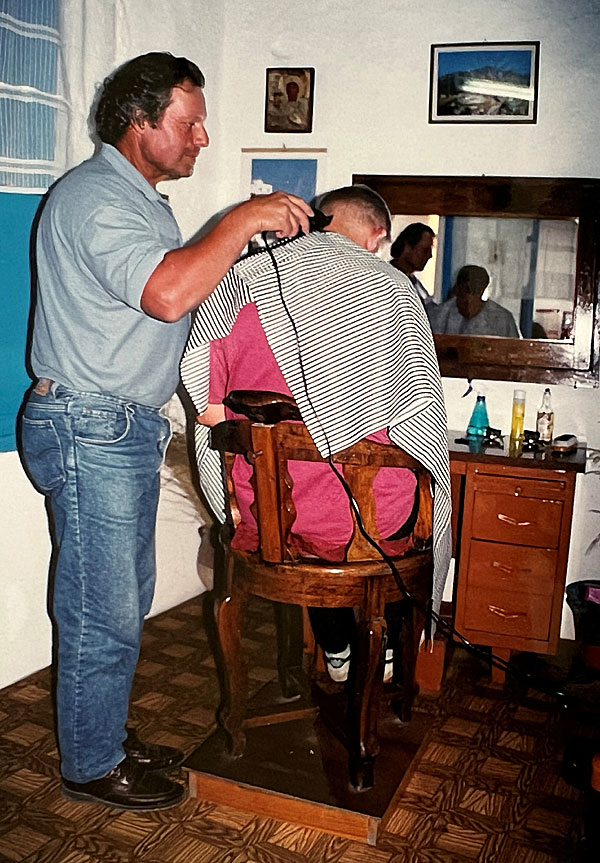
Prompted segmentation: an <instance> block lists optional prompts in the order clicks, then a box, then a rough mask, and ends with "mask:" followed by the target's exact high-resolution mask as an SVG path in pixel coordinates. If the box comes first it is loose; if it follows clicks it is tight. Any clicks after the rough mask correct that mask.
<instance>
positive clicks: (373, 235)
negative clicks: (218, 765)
mask: <svg viewBox="0 0 600 863" xmlns="http://www.w3.org/2000/svg"><path fill="white" fill-rule="evenodd" d="M317 206H318V208H319V209H320V210H322V211H323V213H325V215H327V216H333V221H332V223H331V230H332V231H336V232H337V233H340V234H344V235H345V236H347V237H349V238H350V239H351V240H354V242H356V243H358V245H360V246H363V248H365V249H367V250H368V251H370V252H374V251H377V249H378V247H379V245H380V244H381V243H382V242H383V240H389V239H390V232H391V229H392V219H391V216H390V211H389V209H388V206H387V204H386V203H385V201H384V200H383V198H382V197H381V195H378V194H377V192H374V191H373V189H370V188H369V187H368V186H364V185H362V184H357V185H356V186H343V187H342V188H340V189H333V190H332V191H331V192H326V193H325V194H324V195H323V197H322V198H321V199H320V200H319V201H318V202H317Z"/></svg>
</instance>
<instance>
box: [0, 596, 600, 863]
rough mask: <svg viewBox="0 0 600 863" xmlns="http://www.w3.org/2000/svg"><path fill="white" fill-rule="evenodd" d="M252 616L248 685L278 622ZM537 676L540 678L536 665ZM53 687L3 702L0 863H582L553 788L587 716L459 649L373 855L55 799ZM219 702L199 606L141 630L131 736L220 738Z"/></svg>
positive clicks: (204, 810)
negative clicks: (492, 675) (505, 682)
mask: <svg viewBox="0 0 600 863" xmlns="http://www.w3.org/2000/svg"><path fill="white" fill-rule="evenodd" d="M251 618H252V619H251V621H250V623H249V625H248V630H247V631H248V635H247V637H246V638H245V641H244V645H245V649H246V653H247V656H248V658H249V664H250V667H251V682H252V684H253V686H254V687H255V688H258V687H259V686H260V685H261V684H262V683H263V682H265V681H268V680H271V679H272V678H273V677H274V663H273V659H274V627H273V622H272V616H271V609H270V608H269V606H268V605H267V604H266V603H262V602H258V601H255V602H253V604H252V605H251ZM534 670H535V671H540V670H541V671H543V673H544V674H547V673H548V671H547V667H546V665H544V664H538V665H536V666H534ZM550 672H551V673H553V671H552V668H551V669H550ZM555 673H556V674H557V675H558V676H560V673H561V671H560V669H557V670H555ZM575 684H576V686H575V688H577V685H578V683H577V681H575ZM579 684H581V681H579ZM584 684H585V681H584ZM584 684H582V685H584ZM582 685H580V686H579V690H578V692H579V695H580V696H581V693H582V692H583V689H582ZM50 691H51V680H50V673H49V670H47V669H46V670H44V671H41V672H39V673H37V674H34V675H32V676H31V677H29V678H27V679H26V680H23V681H21V682H19V683H17V684H15V685H13V686H10V687H7V688H6V689H4V690H2V691H1V692H0V802H1V807H0V860H2V861H21V863H100V861H102V863H106V861H111V863H113V861H116V863H121V861H123V863H125V861H152V863H195V861H202V863H204V861H206V863H209V861H210V863H212V861H218V863H279V861H281V863H300V861H309V863H321V861H327V863H362V861H367V863H574V861H576V860H577V856H576V852H575V848H576V844H577V835H578V831H579V829H580V822H581V811H582V795H581V793H580V792H578V791H577V790H575V789H574V788H573V787H571V786H570V785H567V783H566V782H564V781H563V780H562V779H561V777H560V762H561V756H562V745H563V741H564V736H565V734H567V733H570V732H572V731H573V730H574V729H576V730H577V731H578V733H587V734H589V735H593V734H594V722H595V721H596V719H597V716H596V715H592V716H591V717H589V716H587V717H586V716H585V715H583V714H581V715H577V716H575V714H574V713H573V712H571V713H569V714H567V717H566V719H565V716H564V714H562V713H561V712H560V711H559V709H558V708H557V706H556V701H555V699H553V698H552V697H550V696H546V695H542V694H540V693H539V692H536V691H535V690H533V689H529V690H527V689H526V688H525V687H518V686H515V685H511V686H508V687H507V688H506V689H505V690H501V689H499V688H497V687H493V686H491V685H490V684H489V683H488V677H487V674H486V669H485V666H484V664H483V663H481V662H480V661H478V660H473V659H471V658H469V657H467V656H466V655H465V654H464V653H463V652H462V651H458V650H457V651H456V652H455V655H454V657H453V659H452V662H451V664H450V668H449V669H448V672H447V674H446V678H445V684H444V688H443V691H442V693H441V694H440V695H438V696H432V697H420V699H419V710H423V711H425V712H427V714H428V715H429V716H430V717H431V718H432V728H431V730H430V731H429V733H428V735H427V737H426V739H425V742H424V743H423V744H422V746H421V747H420V749H419V752H418V754H417V756H416V757H415V759H414V761H413V762H412V765H411V767H410V775H409V780H408V783H407V785H406V788H405V791H404V793H403V795H402V796H401V798H400V799H399V800H398V801H397V805H396V807H395V811H394V814H393V817H392V818H391V821H390V823H389V824H388V829H387V831H386V832H385V833H384V834H383V835H381V836H380V838H379V840H378V845H377V847H375V848H374V847H369V846H366V845H362V844H360V843H357V842H353V841H350V840H346V839H341V838H338V837H335V836H331V835H327V834H324V833H319V832H318V831H314V830H308V829H302V828H298V827H294V826H292V825H290V824H286V823H283V822H280V821H274V820H270V819H265V818H258V817H254V816H252V815H249V814H244V813H241V812H237V811H236V810H235V809H233V808H229V807H225V806H216V805H213V804H208V803H205V802H203V801H202V800H187V801H186V802H185V803H184V804H182V805H181V806H179V807H177V808H175V809H170V810H167V811H164V812H156V813H148V814H139V813H136V814H132V813H119V812H117V811H114V810H110V809H107V808H104V807H101V806H98V805H90V804H78V803H74V802H71V801H68V800H66V799H64V798H63V797H62V796H61V794H60V789H59V779H58V758H57V753H56V748H55V742H54V734H53V713H52V702H51V695H50ZM217 695H218V692H217V684H216V674H215V671H214V664H213V660H212V655H211V651H210V648H209V645H208V642H207V638H206V634H205V629H204V626H203V610H202V599H201V598H199V599H196V600H191V601H189V602H187V603H185V604H183V605H181V606H180V607H178V608H176V609H173V610H172V611H170V612H167V613H166V614H163V615H160V616H159V617H157V618H154V619H153V620H151V621H149V622H148V623H147V626H146V631H145V634H144V641H143V648H142V657H141V661H140V664H139V668H138V672H137V675H136V680H135V685H134V692H133V703H132V719H133V720H134V722H135V724H136V725H137V726H138V729H139V731H140V733H141V735H142V736H143V737H145V738H146V739H149V740H152V741H154V742H163V743H167V744H171V745H175V746H180V747H182V748H184V749H185V750H186V751H188V752H189V751H191V750H192V749H193V748H194V747H195V746H196V745H197V744H198V743H199V742H200V741H201V740H203V739H204V738H205V737H206V736H207V735H208V734H209V733H210V732H211V730H212V729H213V728H214V712H215V708H216V705H217ZM586 723H588V725H586ZM598 734H599V736H600V730H599V731H598ZM181 781H184V780H183V777H182V778H181ZM598 859H599V860H600V855H599V857H598Z"/></svg>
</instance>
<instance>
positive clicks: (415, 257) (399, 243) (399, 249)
mask: <svg viewBox="0 0 600 863" xmlns="http://www.w3.org/2000/svg"><path fill="white" fill-rule="evenodd" d="M434 240H435V232H434V231H433V230H432V228H430V227H429V225H425V224H423V222H413V223H412V224H411V225H407V226H406V228H404V230H403V231H401V232H400V233H399V234H398V236H397V237H396V239H395V240H394V242H393V243H392V247H391V249H390V254H391V256H392V257H391V260H390V263H391V265H392V267H395V268H396V269H397V270H400V272H401V273H404V274H405V275H406V276H408V278H409V279H410V281H411V282H412V284H413V287H414V289H415V291H416V292H417V296H418V297H419V299H420V300H421V301H422V303H423V305H424V306H428V305H430V304H433V305H435V303H434V302H433V297H432V296H431V295H430V293H429V291H428V290H427V288H426V287H425V285H424V284H423V283H422V282H421V281H420V280H419V279H418V278H417V276H416V275H415V273H420V272H421V270H424V269H425V266H426V264H427V262H428V261H429V260H431V257H432V255H433V241H434Z"/></svg>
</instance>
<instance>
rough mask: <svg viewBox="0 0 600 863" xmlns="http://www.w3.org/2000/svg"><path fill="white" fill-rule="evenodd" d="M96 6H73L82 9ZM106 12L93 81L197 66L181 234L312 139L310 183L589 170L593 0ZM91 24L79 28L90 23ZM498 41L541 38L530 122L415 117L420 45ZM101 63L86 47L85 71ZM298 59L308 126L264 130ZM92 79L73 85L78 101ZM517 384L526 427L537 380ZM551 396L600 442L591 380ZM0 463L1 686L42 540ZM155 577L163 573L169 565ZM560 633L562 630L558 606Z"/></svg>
mask: <svg viewBox="0 0 600 863" xmlns="http://www.w3.org/2000/svg"><path fill="white" fill-rule="evenodd" d="M69 2H72V3H74V4H75V5H76V6H80V5H83V6H85V5H86V4H85V2H83V4H82V0H69ZM98 5H100V6H102V5H103V4H87V6H89V7H90V9H91V11H89V13H88V14H90V15H93V14H94V8H95V7H96V6H98ZM113 6H114V23H113V26H114V32H115V34H116V47H115V49H114V50H113V49H112V48H111V49H110V50H109V46H108V44H107V51H106V53H107V55H108V54H110V62H107V67H108V68H102V69H101V70H100V71H99V72H98V78H99V77H101V76H102V75H103V74H105V73H106V72H108V71H109V68H111V67H112V65H113V62H121V61H122V60H125V59H126V58H128V57H130V56H133V55H135V54H138V53H141V52H143V51H148V50H157V49H159V50H165V49H166V50H170V51H172V52H173V53H175V54H185V55H187V56H189V57H191V58H192V59H194V60H195V61H197V62H198V64H199V65H200V67H201V68H202V69H203V71H204V72H205V74H206V76H207V86H206V98H207V104H208V111H209V118H208V123H207V125H208V129H209V132H210V134H211V139H212V144H211V147H210V148H209V149H208V151H205V152H203V153H202V154H201V156H200V159H199V161H198V166H197V168H196V173H195V175H194V177H193V178H191V179H190V180H185V181H179V182H178V183H175V184H169V186H170V188H169V189H168V191H169V194H170V195H171V200H172V203H173V206H174V209H175V212H176V215H177V217H178V219H179V220H180V223H181V225H182V229H183V232H184V235H185V236H190V235H192V234H193V233H194V232H195V231H196V230H197V229H198V228H199V227H200V226H201V225H202V224H203V223H204V222H205V221H206V220H207V219H208V218H209V217H210V216H211V215H212V214H213V213H214V212H216V211H217V210H220V209H222V208H223V207H225V206H227V205H229V204H231V203H232V202H234V201H236V200H238V199H239V197H240V187H241V179H240V167H241V158H240V150H241V148H242V147H281V146H283V145H285V146H287V147H326V148H327V149H328V156H327V170H326V175H325V177H324V180H323V186H322V188H331V187H334V186H337V185H343V184H347V183H349V182H350V181H351V177H352V174H353V173H392V174H403V173H406V174H492V175H493V174H496V175H523V176H527V175H537V176H571V177H578V176H581V177H584V176H589V177H598V176H600V153H599V148H598V140H599V138H600V113H599V112H598V110H597V99H598V96H597V94H598V89H599V86H600V52H599V51H598V44H600V10H599V3H598V0H577V2H576V3H570V4H565V3H563V2H562V0H528V2H527V3H523V2H522V0H461V2H458V0H429V2H428V3H427V4H421V5H419V4H415V3H409V2H407V0H398V1H397V2H393V3H392V2H389V0H371V2H370V3H363V2H359V0H304V2H303V3H301V4H287V5H282V4H281V3H279V2H275V0H254V2H250V3H247V4H241V3H238V2H232V0H211V2H208V0H205V2H195V0H178V2H177V3H176V4H174V3H167V2H166V0H127V2H123V0H119V2H114V4H113ZM97 29H98V28H97V25H95V24H94V22H93V21H92V22H90V32H94V31H95V30H97ZM507 40H539V41H540V42H541V50H540V94H539V96H540V100H539V112H538V122H537V123H536V124H535V125H524V126H514V125H506V126H495V125H484V126H480V127H476V128H474V127H473V126H468V125H458V126H451V125H444V124H435V125H430V124H428V122H427V116H428V88H429V51H430V46H431V44H433V43H445V42H468V41H475V42H481V41H489V42H492V41H507ZM98 44H100V45H101V44H102V42H101V41H100V42H97V41H94V45H95V46H96V48H97V45H98ZM101 58H102V54H101V52H98V56H97V65H98V66H99V67H102V62H101ZM303 65H306V66H314V67H315V69H316V89H315V113H314V126H313V128H314V132H313V134H311V135H301V134H296V135H294V134H288V135H275V134H270V135H268V134H265V133H264V132H263V114H264V86H265V68H266V67H268V66H303ZM92 83H93V82H92ZM90 86H91V85H90V82H89V81H87V82H83V83H82V89H83V90H84V91H87V92H88V93H89V99H90V100H91V95H92V91H93V88H92V91H90ZM83 155H87V153H85V154H83ZM484 386H485V390H486V392H487V395H488V403H489V414H490V421H491V422H492V423H493V424H494V425H496V426H501V427H502V428H503V429H507V428H508V423H509V418H510V403H511V398H512V389H513V385H511V384H510V383H502V382H491V383H486V384H485V385H484ZM465 388H466V387H465V382H464V381H452V380H447V381H445V391H446V397H447V407H448V414H449V423H450V426H451V427H453V428H457V429H463V428H464V427H465V425H466V421H467V419H468V415H469V413H470V410H471V405H472V401H471V399H464V400H461V398H460V397H461V395H462V393H463V392H464V390H465ZM525 389H526V392H527V415H526V422H527V424H528V425H530V426H531V424H532V422H533V419H534V411H535V408H536V407H537V403H538V401H539V399H540V396H541V390H542V388H541V387H539V386H534V385H531V386H526V387H525ZM553 395H554V402H555V411H556V432H557V433H560V432H563V431H572V432H574V433H576V434H578V435H579V436H580V437H582V438H585V439H587V440H588V442H589V443H590V445H592V446H599V447H600V429H599V428H598V415H599V408H600V395H599V392H598V390H589V389H585V390H583V389H572V388H569V387H556V388H554V393H553ZM0 466H1V467H2V469H3V479H4V482H3V484H2V487H1V489H0V507H1V510H2V512H3V513H4V512H6V513H8V515H9V518H8V519H7V518H4V517H3V519H2V531H3V538H2V546H1V549H2V551H1V554H2V558H1V560H2V571H1V572H0V592H1V593H2V595H6V596H9V597H10V596H11V595H12V596H13V600H11V603H12V605H11V607H10V610H9V609H8V608H7V607H6V606H3V607H0V631H1V632H3V633H6V632H9V633H10V641H9V642H8V655H7V654H6V653H4V651H3V655H2V657H1V659H0V686H2V685H4V684H6V683H8V682H10V681H11V680H15V679H18V677H20V676H23V675H25V674H28V673H30V671H33V670H35V668H39V667H41V666H43V665H44V664H45V663H46V662H47V661H48V655H49V654H48V624H47V621H46V618H45V611H44V608H45V577H46V560H47V553H48V539H47V532H46V526H45V519H44V516H43V510H42V506H41V500H38V499H37V498H36V495H35V492H33V491H32V490H31V489H30V488H29V486H28V485H27V482H26V480H25V478H24V476H23V475H22V473H21V471H20V468H19V466H18V461H17V459H16V455H15V454H10V453H9V454H7V455H5V456H2V457H0ZM597 488H598V481H597V478H596V477H594V476H587V477H580V479H579V480H578V490H577V497H576V511H575V518H574V526H573V537H572V546H571V556H570V561H569V572H568V578H569V580H574V579H577V578H580V577H585V576H587V577H590V576H593V575H594V574H595V572H596V569H597V562H598V561H597V557H593V558H592V557H586V555H585V553H584V552H585V548H586V546H587V545H588V543H589V541H590V540H591V538H592V537H593V535H594V534H595V532H596V530H597V529H600V516H599V515H597V514H594V513H590V509H592V508H600V493H599V492H598V491H597ZM15 502H18V505H15ZM161 578H166V579H167V582H168V580H169V571H168V565H167V566H166V568H164V567H163V569H162V573H161ZM15 585H20V588H19V589H18V594H17V597H16V598H14V593H12V594H11V591H14V589H15ZM165 602H168V599H165ZM563 632H564V634H566V635H568V634H570V633H571V621H570V615H569V614H565V615H564V621H563ZM12 669H14V671H12Z"/></svg>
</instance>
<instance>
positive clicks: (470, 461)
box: [450, 439, 585, 680]
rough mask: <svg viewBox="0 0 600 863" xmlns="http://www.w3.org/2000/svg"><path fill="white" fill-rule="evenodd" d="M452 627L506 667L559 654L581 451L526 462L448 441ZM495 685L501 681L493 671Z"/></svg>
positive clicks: (581, 464) (583, 453)
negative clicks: (527, 654) (516, 657)
mask: <svg viewBox="0 0 600 863" xmlns="http://www.w3.org/2000/svg"><path fill="white" fill-rule="evenodd" d="M450 453H451V456H450V458H451V462H450V463H451V471H452V475H453V507H454V525H455V531H456V534H455V537H454V540H455V551H456V558H457V570H456V572H457V576H456V588H455V590H456V595H455V626H456V629H457V630H458V631H459V632H460V633H461V634H462V635H464V636H465V638H467V639H468V640H469V641H471V642H473V643H474V644H481V645H489V646H491V647H492V648H493V650H494V653H496V654H497V655H499V656H501V657H502V658H503V659H508V658H509V657H510V651H511V650H530V651H533V652H535V653H554V652H555V651H556V648H557V644H558V638H559V632H560V621H561V613H562V607H563V598H564V586H565V574H566V568H567V558H568V552H569V539H570V532H571V516H572V511H573V495H574V490H575V477H576V475H577V472H578V471H580V470H583V469H584V466H585V449H582V450H578V451H577V453H575V454H573V455H572V456H569V457H567V458H565V457H562V458H561V457H553V456H552V454H551V453H547V454H544V455H542V454H539V455H538V456H534V455H531V457H530V458H526V457H523V456H522V457H521V458H516V457H510V456H508V454H505V453H503V452H502V453H501V452H500V451H498V450H496V451H487V452H484V453H475V454H474V453H470V452H468V450H467V448H466V447H463V450H462V451H461V450H460V449H459V448H458V447H457V445H455V444H454V446H453V442H452V439H451V444H450ZM492 677H493V679H495V680H503V678H504V675H503V674H502V672H500V671H498V670H496V669H493V671H492Z"/></svg>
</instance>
